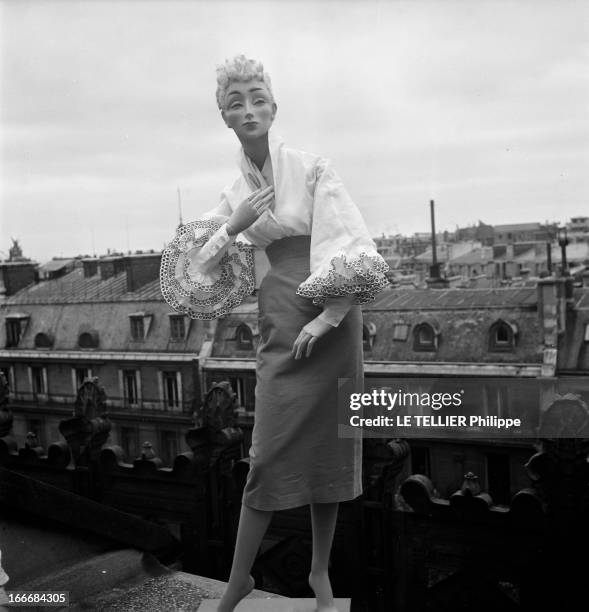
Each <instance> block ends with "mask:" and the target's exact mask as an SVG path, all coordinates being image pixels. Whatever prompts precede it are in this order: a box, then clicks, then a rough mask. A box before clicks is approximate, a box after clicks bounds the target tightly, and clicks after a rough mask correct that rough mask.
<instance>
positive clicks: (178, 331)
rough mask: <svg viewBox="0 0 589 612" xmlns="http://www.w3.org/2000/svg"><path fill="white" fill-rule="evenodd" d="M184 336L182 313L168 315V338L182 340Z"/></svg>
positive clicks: (184, 325)
mask: <svg viewBox="0 0 589 612" xmlns="http://www.w3.org/2000/svg"><path fill="white" fill-rule="evenodd" d="M185 337H186V322H185V318H184V316H182V315H180V316H179V315H171V316H170V338H171V339H172V340H184V338H185Z"/></svg>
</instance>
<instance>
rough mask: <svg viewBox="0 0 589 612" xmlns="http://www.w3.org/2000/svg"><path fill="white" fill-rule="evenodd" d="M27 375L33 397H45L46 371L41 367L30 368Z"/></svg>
mask: <svg viewBox="0 0 589 612" xmlns="http://www.w3.org/2000/svg"><path fill="white" fill-rule="evenodd" d="M29 375H30V379H31V391H32V392H33V395H34V396H37V395H45V394H46V393H47V370H46V369H45V368H44V367H41V366H31V367H30V368H29Z"/></svg>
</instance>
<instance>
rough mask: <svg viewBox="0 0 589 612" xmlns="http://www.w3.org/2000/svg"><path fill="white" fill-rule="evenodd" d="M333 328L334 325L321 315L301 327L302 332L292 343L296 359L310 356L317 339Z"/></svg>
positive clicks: (293, 354)
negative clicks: (322, 318)
mask: <svg viewBox="0 0 589 612" xmlns="http://www.w3.org/2000/svg"><path fill="white" fill-rule="evenodd" d="M331 329H333V326H332V325H330V324H329V323H325V322H324V321H322V320H321V319H320V318H319V317H315V318H314V319H313V320H312V321H309V323H307V325H305V327H303V329H301V332H300V334H299V335H298V336H297V339H296V340H295V341H294V344H293V345H292V351H291V353H292V356H293V357H294V358H295V359H301V357H309V355H311V352H312V351H313V346H315V342H317V339H318V338H320V337H321V336H324V335H325V334H326V333H327V332H328V331H330V330H331Z"/></svg>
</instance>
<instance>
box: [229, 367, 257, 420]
mask: <svg viewBox="0 0 589 612" xmlns="http://www.w3.org/2000/svg"><path fill="white" fill-rule="evenodd" d="M228 380H229V384H230V385H231V388H232V389H233V391H234V392H235V395H236V396H237V397H236V403H237V406H241V407H243V408H245V409H246V411H249V412H253V410H254V406H255V395H256V377H255V376H249V375H247V374H246V375H244V376H235V377H234V376H230V377H229V378H228Z"/></svg>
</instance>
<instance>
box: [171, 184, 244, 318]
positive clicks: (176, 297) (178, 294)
mask: <svg viewBox="0 0 589 612" xmlns="http://www.w3.org/2000/svg"><path fill="white" fill-rule="evenodd" d="M230 214H231V208H230V206H229V203H228V202H227V199H226V198H225V196H224V195H223V196H222V197H221V203H220V204H219V206H217V207H216V208H215V209H213V210H211V211H209V212H208V213H205V215H203V218H202V219H200V220H198V221H192V222H191V223H187V224H185V225H181V226H179V227H178V229H177V230H176V236H175V237H174V239H173V240H172V242H171V243H170V244H169V245H168V246H167V247H166V248H165V249H164V252H163V253H162V263H161V268H160V286H161V290H162V295H163V296H164V299H165V300H166V302H167V303H168V304H169V305H170V306H171V307H172V308H173V309H174V310H176V311H178V312H181V313H183V314H187V315H188V316H190V317H191V318H193V319H215V318H217V317H220V316H223V315H224V314H226V313H228V312H229V311H230V310H231V309H232V308H235V306H238V305H239V304H241V302H242V301H243V299H244V298H245V297H246V296H247V295H250V294H251V293H252V292H253V290H254V263H253V253H252V250H251V247H249V246H247V245H245V244H243V243H241V242H236V241H235V236H229V234H228V233H227V223H226V222H227V219H228V217H229V215H230Z"/></svg>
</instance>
